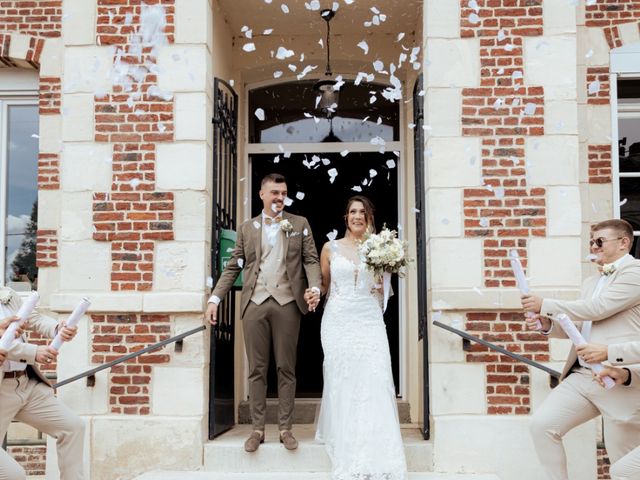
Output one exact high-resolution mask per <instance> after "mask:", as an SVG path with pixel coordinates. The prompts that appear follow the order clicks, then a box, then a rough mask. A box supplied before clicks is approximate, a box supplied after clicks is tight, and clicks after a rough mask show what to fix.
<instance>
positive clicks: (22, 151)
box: [4, 104, 39, 290]
mask: <svg viewBox="0 0 640 480" xmlns="http://www.w3.org/2000/svg"><path fill="white" fill-rule="evenodd" d="M38 124H39V122H38V106H37V105H19V104H8V105H7V107H6V126H5V127H4V128H6V139H7V144H6V145H5V146H4V148H5V159H6V162H7V165H6V169H7V170H6V171H7V179H6V192H7V196H6V199H5V201H6V213H7V217H6V219H5V239H4V248H5V252H6V255H5V265H4V282H5V283H6V284H8V285H9V286H12V287H13V288H15V289H16V290H30V289H31V288H35V286H36V285H35V282H36V279H37V276H38V270H37V268H36V231H37V222H38V219H37V201H38Z"/></svg>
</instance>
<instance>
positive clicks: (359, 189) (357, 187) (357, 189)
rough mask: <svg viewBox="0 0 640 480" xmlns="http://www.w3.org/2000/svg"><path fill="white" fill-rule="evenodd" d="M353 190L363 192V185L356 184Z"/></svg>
mask: <svg viewBox="0 0 640 480" xmlns="http://www.w3.org/2000/svg"><path fill="white" fill-rule="evenodd" d="M351 190H353V191H354V192H361V191H362V187H361V186H360V185H356V186H355V187H351Z"/></svg>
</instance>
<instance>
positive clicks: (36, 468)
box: [7, 445, 47, 477]
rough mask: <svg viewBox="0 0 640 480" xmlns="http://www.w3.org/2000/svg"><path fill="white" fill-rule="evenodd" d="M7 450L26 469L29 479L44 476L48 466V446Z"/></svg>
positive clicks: (18, 446) (18, 447)
mask: <svg viewBox="0 0 640 480" xmlns="http://www.w3.org/2000/svg"><path fill="white" fill-rule="evenodd" d="M7 450H8V452H9V455H11V456H12V457H13V458H14V460H15V461H16V462H18V463H19V464H20V465H21V466H22V468H24V470H25V472H26V474H27V477H31V476H36V477H37V476H44V474H45V469H46V464H47V446H46V445H16V446H11V447H8V448H7Z"/></svg>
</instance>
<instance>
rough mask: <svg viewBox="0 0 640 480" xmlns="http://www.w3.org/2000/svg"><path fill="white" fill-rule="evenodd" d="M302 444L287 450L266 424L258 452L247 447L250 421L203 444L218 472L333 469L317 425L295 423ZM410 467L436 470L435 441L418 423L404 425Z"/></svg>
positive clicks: (208, 467) (207, 466)
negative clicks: (317, 437)
mask: <svg viewBox="0 0 640 480" xmlns="http://www.w3.org/2000/svg"><path fill="white" fill-rule="evenodd" d="M293 432H294V434H295V436H296V438H297V439H298V441H299V443H300V446H299V447H298V449H297V450H295V451H292V452H291V451H288V450H286V449H285V448H284V447H283V446H282V445H281V444H280V442H279V434H278V429H277V427H276V426H275V425H267V429H266V441H265V443H263V444H262V445H261V446H260V448H259V449H258V451H257V452H255V453H251V454H249V453H247V452H245V451H244V448H243V445H244V441H245V440H246V439H247V437H248V436H249V434H250V433H251V426H250V425H237V426H236V427H234V428H233V429H232V430H230V431H229V432H227V433H224V434H222V435H221V436H219V437H218V438H216V439H215V440H213V441H210V442H208V443H206V444H205V446H204V470H205V471H207V472H216V473H241V472H246V473H258V472H273V473H278V474H285V473H286V472H306V473H322V472H330V471H331V463H330V461H329V457H328V456H327V453H326V451H325V448H324V445H322V444H321V443H318V442H316V441H315V426H314V425H294V428H293ZM402 438H403V440H404V449H405V455H406V458H407V467H408V469H409V471H410V472H430V471H431V470H433V444H432V443H431V442H428V441H425V440H423V438H422V435H421V434H420V429H419V428H418V427H417V426H416V425H411V424H408V425H406V424H405V425H402Z"/></svg>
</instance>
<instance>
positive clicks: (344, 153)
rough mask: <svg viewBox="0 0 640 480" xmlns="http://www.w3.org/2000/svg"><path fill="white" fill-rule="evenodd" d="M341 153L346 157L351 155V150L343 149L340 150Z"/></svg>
mask: <svg viewBox="0 0 640 480" xmlns="http://www.w3.org/2000/svg"><path fill="white" fill-rule="evenodd" d="M340 155H341V156H343V157H346V156H347V155H349V150H342V151H341V152H340Z"/></svg>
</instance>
